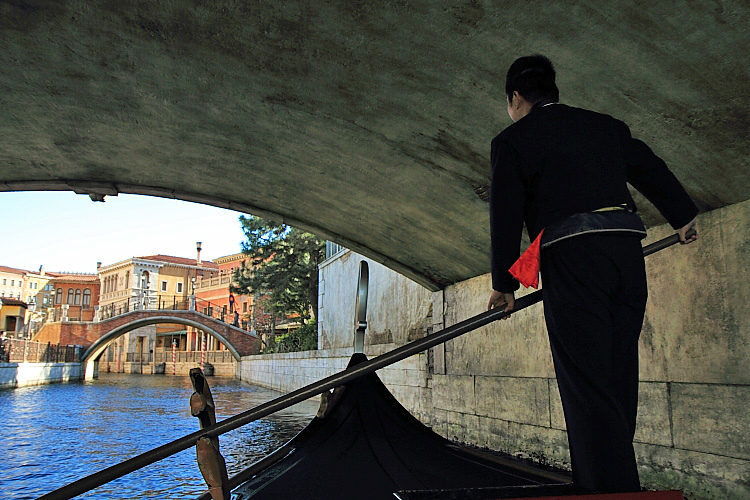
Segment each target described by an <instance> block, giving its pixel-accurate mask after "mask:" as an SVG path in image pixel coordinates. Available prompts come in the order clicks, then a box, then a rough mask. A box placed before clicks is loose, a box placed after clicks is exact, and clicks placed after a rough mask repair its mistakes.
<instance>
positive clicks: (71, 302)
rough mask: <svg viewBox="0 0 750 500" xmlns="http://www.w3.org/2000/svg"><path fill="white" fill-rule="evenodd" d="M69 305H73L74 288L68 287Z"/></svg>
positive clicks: (67, 302) (67, 301)
mask: <svg viewBox="0 0 750 500" xmlns="http://www.w3.org/2000/svg"><path fill="white" fill-rule="evenodd" d="M65 303H66V304H68V305H73V289H72V288H68V299H67V300H66V301H65Z"/></svg>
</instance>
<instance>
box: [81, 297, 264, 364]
mask: <svg viewBox="0 0 750 500" xmlns="http://www.w3.org/2000/svg"><path fill="white" fill-rule="evenodd" d="M158 323H177V324H181V325H187V326H192V327H194V328H198V329H200V330H203V331H204V332H205V333H206V334H207V335H211V336H213V337H215V338H217V339H218V340H219V341H220V342H221V343H222V344H224V345H225V346H226V347H227V349H228V350H229V351H230V352H231V353H232V356H234V358H235V359H236V360H238V361H239V359H240V357H242V356H247V355H250V354H257V353H259V352H260V346H261V341H260V339H259V338H258V336H256V335H255V334H252V333H249V332H247V331H245V330H243V329H241V328H237V327H235V326H232V325H230V324H228V323H225V322H224V321H221V320H219V319H216V318H213V317H211V316H208V315H206V314H203V313H200V312H198V311H195V310H173V309H140V310H135V311H128V312H125V313H123V314H119V315H117V316H114V317H111V318H107V319H103V320H101V321H99V322H96V323H91V324H89V325H88V326H89V329H88V330H89V331H88V332H87V334H86V337H87V338H88V339H91V340H93V343H92V344H91V346H90V347H89V348H88V349H87V350H86V351H85V352H84V353H83V356H82V357H81V362H82V363H83V365H84V367H85V372H86V379H90V378H93V377H94V373H95V366H96V362H97V361H98V359H99V357H100V356H101V355H102V353H103V352H104V350H105V349H106V348H107V346H108V345H109V344H110V343H111V342H112V341H113V340H115V339H116V338H118V337H120V336H122V335H124V334H126V333H127V332H130V331H133V330H135V329H137V328H140V327H143V326H147V325H154V324H158ZM94 339H96V340H94Z"/></svg>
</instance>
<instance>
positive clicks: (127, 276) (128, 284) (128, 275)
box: [125, 271, 130, 290]
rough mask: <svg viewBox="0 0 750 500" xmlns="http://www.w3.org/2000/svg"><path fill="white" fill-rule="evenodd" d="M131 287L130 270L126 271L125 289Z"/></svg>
mask: <svg viewBox="0 0 750 500" xmlns="http://www.w3.org/2000/svg"><path fill="white" fill-rule="evenodd" d="M128 288H130V271H125V289H126V290H127V289H128Z"/></svg>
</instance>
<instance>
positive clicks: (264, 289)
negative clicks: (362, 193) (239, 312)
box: [231, 216, 325, 323]
mask: <svg viewBox="0 0 750 500" xmlns="http://www.w3.org/2000/svg"><path fill="white" fill-rule="evenodd" d="M240 222H241V223H242V228H243V231H244V233H245V238H246V240H245V241H244V242H243V243H242V251H243V252H244V253H245V254H246V255H247V256H248V257H249V258H250V259H249V260H250V265H249V266H245V264H243V265H242V267H241V268H240V269H238V270H237V271H235V274H234V280H233V282H234V284H233V285H232V287H231V289H232V291H233V292H234V293H238V294H254V295H256V296H261V295H262V296H266V297H267V302H266V307H267V312H269V313H271V314H272V315H273V316H274V317H275V318H284V317H286V316H289V315H294V314H298V315H299V317H300V318H301V319H302V322H303V323H308V320H310V319H311V318H314V317H315V315H316V314H317V311H318V265H319V264H320V263H321V262H322V261H323V260H324V259H325V241H324V240H321V239H319V238H318V237H316V236H314V235H312V234H310V233H306V232H304V231H301V230H299V229H295V228H293V227H290V226H287V225H285V224H280V223H277V222H274V221H270V220H265V219H261V218H259V217H253V216H247V217H246V216H241V217H240Z"/></svg>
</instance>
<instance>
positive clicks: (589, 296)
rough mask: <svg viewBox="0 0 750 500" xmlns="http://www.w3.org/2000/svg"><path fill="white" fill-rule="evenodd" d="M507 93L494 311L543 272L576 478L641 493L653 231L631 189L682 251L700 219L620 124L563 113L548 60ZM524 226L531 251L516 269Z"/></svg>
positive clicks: (511, 78) (496, 146)
mask: <svg viewBox="0 0 750 500" xmlns="http://www.w3.org/2000/svg"><path fill="white" fill-rule="evenodd" d="M505 91H506V98H507V105H508V114H509V115H510V117H511V119H512V120H513V121H514V124H513V125H511V126H509V127H508V128H506V129H505V130H504V131H503V132H501V133H500V134H499V135H498V136H497V137H495V139H494V140H493V141H492V153H491V163H492V187H491V190H490V228H491V235H492V286H493V292H492V294H491V296H490V301H489V304H488V308H494V307H500V306H502V305H504V304H507V305H506V306H505V308H506V310H508V311H510V310H512V309H513V305H514V300H515V299H514V292H515V290H517V289H518V287H519V281H518V280H519V279H520V280H522V282H524V284H525V285H527V286H528V285H532V286H536V283H535V279H536V274H537V272H538V268H539V264H541V276H542V281H543V287H542V295H543V300H544V315H545V321H546V324H547V330H548V332H549V339H550V345H551V348H552V357H553V360H554V365H555V373H556V376H557V381H558V386H559V388H560V395H561V397H562V403H563V410H564V412H565V420H566V425H567V430H568V441H569V445H570V454H571V462H572V467H573V480H574V482H575V483H576V484H577V486H578V487H580V488H583V489H585V490H590V491H599V492H626V491H637V490H639V489H640V483H639V479H638V471H637V469H636V462H635V455H634V452H633V445H632V442H633V437H634V434H635V424H636V411H637V404H638V337H639V335H640V331H641V327H642V323H643V317H644V312H645V306H646V297H647V288H646V273H645V268H644V261H643V254H642V250H641V245H640V240H641V239H642V238H643V237H644V236H645V235H646V231H645V228H644V226H643V223H642V222H641V220H640V218H639V217H638V216H637V215H636V213H635V211H636V206H635V203H634V202H633V199H632V197H631V196H630V193H629V191H628V188H627V183H630V184H631V185H632V186H633V187H635V188H636V189H637V190H638V191H640V192H641V193H642V194H643V195H644V196H645V197H646V198H647V199H648V200H649V201H651V202H652V203H653V204H654V205H655V206H656V208H657V209H658V210H659V211H660V212H661V213H662V215H664V217H665V218H666V219H667V221H668V222H669V223H670V224H671V225H672V227H673V228H675V229H676V230H678V232H679V234H680V240H681V241H682V242H683V243H689V242H690V241H693V240H694V239H696V238H697V236H692V237H686V233H687V231H688V229H690V228H692V227H694V225H695V217H696V215H697V213H698V209H697V208H696V206H695V205H694V204H693V202H692V201H691V200H690V198H689V196H688V195H687V193H686V192H685V190H684V189H683V188H682V186H681V185H680V183H679V182H678V181H677V179H676V178H675V177H674V175H673V174H672V173H671V172H670V171H669V169H668V168H667V166H666V164H665V163H664V162H663V161H662V160H661V159H660V158H659V157H658V156H656V155H655V154H654V153H653V152H652V151H651V149H650V148H649V147H648V146H647V145H646V144H644V143H643V142H641V141H639V140H636V139H633V138H632V137H631V135H630V130H629V129H628V127H627V126H626V125H625V124H624V123H623V122H621V121H619V120H616V119H614V118H612V117H610V116H607V115H604V114H599V113H595V112H592V111H587V110H584V109H579V108H574V107H570V106H566V105H563V104H560V103H559V102H558V99H559V93H558V89H557V86H556V84H555V71H554V69H553V66H552V63H551V62H550V61H549V60H548V59H547V58H546V57H544V56H529V57H522V58H520V59H518V60H516V61H515V62H514V63H513V64H512V65H511V67H510V69H509V70H508V75H507V79H506V87H505ZM524 224H525V225H526V229H527V231H528V234H529V240H530V241H532V242H533V244H532V246H531V247H530V251H529V252H527V253H525V254H524V255H523V256H522V257H521V259H519V247H520V242H521V232H522V228H523V226H524ZM511 269H512V271H510V270H511Z"/></svg>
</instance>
